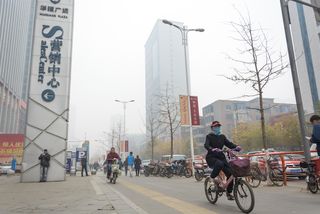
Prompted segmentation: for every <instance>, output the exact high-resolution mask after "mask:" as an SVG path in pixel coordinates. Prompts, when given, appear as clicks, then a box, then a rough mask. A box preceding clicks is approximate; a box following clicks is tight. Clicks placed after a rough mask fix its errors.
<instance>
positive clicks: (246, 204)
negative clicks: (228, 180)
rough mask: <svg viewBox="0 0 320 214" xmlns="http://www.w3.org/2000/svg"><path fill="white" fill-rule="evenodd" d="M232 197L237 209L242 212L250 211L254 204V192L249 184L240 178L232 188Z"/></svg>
mask: <svg viewBox="0 0 320 214" xmlns="http://www.w3.org/2000/svg"><path fill="white" fill-rule="evenodd" d="M233 194H234V199H235V201H236V203H237V205H238V207H239V209H240V210H241V211H242V212H244V213H250V212H251V211H252V210H253V208H254V204H255V200H254V194H253V191H252V188H251V187H250V185H249V184H248V183H247V182H246V181H244V180H242V179H238V180H237V181H236V184H235V186H234V190H233Z"/></svg>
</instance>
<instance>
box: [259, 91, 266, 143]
mask: <svg viewBox="0 0 320 214" xmlns="http://www.w3.org/2000/svg"><path fill="white" fill-rule="evenodd" d="M259 101H260V115H261V120H260V121H261V134H262V144H263V148H264V149H267V138H266V124H265V118H264V108H263V97H262V91H260V93H259Z"/></svg>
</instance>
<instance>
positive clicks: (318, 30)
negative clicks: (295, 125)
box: [289, 0, 320, 114]
mask: <svg viewBox="0 0 320 214" xmlns="http://www.w3.org/2000/svg"><path fill="white" fill-rule="evenodd" d="M304 1H305V2H307V3H311V4H313V5H316V6H318V7H320V0H304ZM289 13H290V21H291V30H292V39H293V43H294V48H295V57H296V64H297V70H298V77H299V83H300V88H301V94H302V101H303V107H304V110H305V113H306V114H312V113H314V112H319V111H320V102H319V101H320V100H319V96H320V14H319V12H315V11H314V10H313V9H312V8H310V7H307V6H303V5H302V4H299V3H295V2H293V1H289Z"/></svg>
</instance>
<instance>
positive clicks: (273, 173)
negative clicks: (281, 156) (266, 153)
mask: <svg viewBox="0 0 320 214" xmlns="http://www.w3.org/2000/svg"><path fill="white" fill-rule="evenodd" d="M267 167H268V168H269V178H270V180H271V182H272V183H273V184H274V185H275V186H283V173H285V172H286V169H287V167H285V169H284V170H281V169H280V168H281V167H280V166H279V163H278V161H277V160H272V159H271V156H270V157H269V158H268V160H267Z"/></svg>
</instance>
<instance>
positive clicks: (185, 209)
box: [100, 175, 320, 214]
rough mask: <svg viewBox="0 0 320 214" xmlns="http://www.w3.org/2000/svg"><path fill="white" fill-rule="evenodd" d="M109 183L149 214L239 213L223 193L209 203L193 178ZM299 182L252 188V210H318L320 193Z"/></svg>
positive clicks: (123, 179) (308, 212)
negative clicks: (314, 193)
mask: <svg viewBox="0 0 320 214" xmlns="http://www.w3.org/2000/svg"><path fill="white" fill-rule="evenodd" d="M100 178H101V179H103V177H102V176H101V177H100ZM108 185H112V188H113V189H115V190H116V191H118V192H120V193H121V194H123V195H124V196H125V197H126V198H129V199H130V200H131V201H132V202H133V203H135V204H136V205H137V206H138V207H140V208H142V209H143V210H145V211H146V212H148V213H152V214H163V213H166V214H176V213H186V214H188V213H190V214H191V213H192V214H195V213H197V214H200V213H201V214H206V213H210V214H215V213H217V214H218V213H223V214H228V213H241V212H240V210H239V209H238V207H237V205H236V203H235V202H234V201H228V200H227V199H226V197H225V196H223V197H221V198H219V201H218V202H217V204H216V205H212V204H210V203H209V202H208V201H207V199H206V197H205V195H204V188H203V182H196V181H195V180H194V179H193V178H190V179H186V178H179V177H173V178H171V179H168V178H160V177H144V176H143V175H142V176H141V177H133V178H130V177H125V176H121V177H120V178H119V181H118V183H117V184H116V185H113V184H108ZM299 185H300V187H299ZM299 185H293V186H292V185H291V186H289V187H259V188H257V189H254V193H255V198H256V205H255V209H254V211H253V212H252V213H257V214H270V213H288V214H289V213H290V214H294V213H304V214H314V213H319V210H320V193H318V194H316V195H313V194H311V193H309V192H307V191H306V190H305V189H304V188H301V187H302V186H304V184H303V183H300V184H299Z"/></svg>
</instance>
